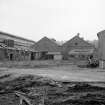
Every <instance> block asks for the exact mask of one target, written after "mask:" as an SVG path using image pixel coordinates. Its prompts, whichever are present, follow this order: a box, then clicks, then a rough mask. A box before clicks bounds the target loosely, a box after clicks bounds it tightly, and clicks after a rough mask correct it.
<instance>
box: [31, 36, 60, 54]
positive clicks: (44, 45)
mask: <svg viewBox="0 0 105 105" xmlns="http://www.w3.org/2000/svg"><path fill="white" fill-rule="evenodd" d="M32 48H33V49H35V50H37V51H48V52H60V47H59V46H58V45H57V44H56V43H55V42H54V41H52V40H50V39H49V38H47V37H43V38H42V39H41V40H39V41H38V42H37V43H36V44H34V45H33V46H32Z"/></svg>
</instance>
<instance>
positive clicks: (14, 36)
mask: <svg viewBox="0 0 105 105" xmlns="http://www.w3.org/2000/svg"><path fill="white" fill-rule="evenodd" d="M0 34H3V35H5V36H9V37H13V38H17V39H21V40H25V41H28V42H32V43H35V41H33V40H29V39H26V38H23V37H20V36H16V35H12V34H9V33H6V32H2V31H0Z"/></svg>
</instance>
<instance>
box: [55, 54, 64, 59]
mask: <svg viewBox="0 0 105 105" xmlns="http://www.w3.org/2000/svg"><path fill="white" fill-rule="evenodd" d="M54 60H62V55H61V54H56V55H54Z"/></svg>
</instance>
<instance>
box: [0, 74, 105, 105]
mask: <svg viewBox="0 0 105 105" xmlns="http://www.w3.org/2000/svg"><path fill="white" fill-rule="evenodd" d="M11 76H12V74H10V75H9V74H8V75H6V74H4V76H3V75H2V76H1V77H0V104H1V105H19V104H20V98H21V97H19V96H22V97H23V98H24V97H25V98H24V100H23V105H29V104H27V103H31V104H30V105H39V104H42V105H105V86H104V85H105V83H104V82H75V81H74V82H70V81H69V82H67V81H57V80H54V79H51V78H48V77H42V76H35V75H21V76H18V77H15V78H13V79H7V80H5V81H2V80H3V79H4V78H11ZM97 84H101V85H97ZM16 93H18V94H20V95H19V96H17V95H16ZM25 100H26V101H25Z"/></svg>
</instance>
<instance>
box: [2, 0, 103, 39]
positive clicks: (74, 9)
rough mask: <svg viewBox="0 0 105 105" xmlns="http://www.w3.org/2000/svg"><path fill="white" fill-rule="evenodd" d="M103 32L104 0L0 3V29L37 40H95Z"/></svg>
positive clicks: (41, 0) (33, 0) (43, 0)
mask: <svg viewBox="0 0 105 105" xmlns="http://www.w3.org/2000/svg"><path fill="white" fill-rule="evenodd" d="M104 29H105V0H0V30H1V31H4V32H8V33H11V34H15V35H18V36H22V37H25V38H29V39H32V40H34V41H37V40H39V39H40V38H42V37H43V36H47V37H49V38H55V39H56V40H59V41H60V40H68V39H70V38H72V37H73V36H75V35H76V34H77V33H80V36H81V37H84V39H86V40H87V39H88V40H94V39H97V32H99V31H101V30H104Z"/></svg>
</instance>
